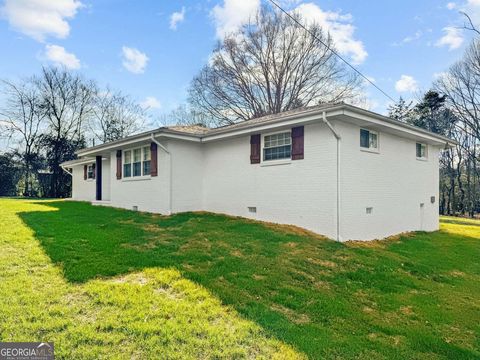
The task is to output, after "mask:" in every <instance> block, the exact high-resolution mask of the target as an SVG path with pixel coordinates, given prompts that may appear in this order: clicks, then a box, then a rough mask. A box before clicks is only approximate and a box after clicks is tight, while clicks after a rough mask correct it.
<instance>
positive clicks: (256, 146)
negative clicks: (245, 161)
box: [250, 134, 261, 164]
mask: <svg viewBox="0 0 480 360" xmlns="http://www.w3.org/2000/svg"><path fill="white" fill-rule="evenodd" d="M260 139H261V138H260V134H256V135H252V136H250V164H259V163H260Z"/></svg>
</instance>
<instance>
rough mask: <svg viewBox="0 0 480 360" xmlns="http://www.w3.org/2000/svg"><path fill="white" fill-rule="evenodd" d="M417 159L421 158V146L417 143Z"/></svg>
mask: <svg viewBox="0 0 480 360" xmlns="http://www.w3.org/2000/svg"><path fill="white" fill-rule="evenodd" d="M417 157H418V158H419V157H422V144H419V143H417Z"/></svg>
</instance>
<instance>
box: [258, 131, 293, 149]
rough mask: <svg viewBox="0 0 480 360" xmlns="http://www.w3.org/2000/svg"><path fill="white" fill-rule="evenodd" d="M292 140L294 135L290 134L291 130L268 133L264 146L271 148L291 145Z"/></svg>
mask: <svg viewBox="0 0 480 360" xmlns="http://www.w3.org/2000/svg"><path fill="white" fill-rule="evenodd" d="M291 142H292V137H291V135H290V132H285V133H281V134H274V135H267V136H265V137H264V138H263V147H264V148H271V147H276V146H284V145H290V144H291Z"/></svg>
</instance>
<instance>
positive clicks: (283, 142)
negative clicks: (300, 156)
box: [263, 132, 292, 161]
mask: <svg viewBox="0 0 480 360" xmlns="http://www.w3.org/2000/svg"><path fill="white" fill-rule="evenodd" d="M291 152H292V136H291V135H290V132H285V133H280V134H274V135H266V136H265V137H264V138H263V160H264V161H269V160H280V159H290V155H291Z"/></svg>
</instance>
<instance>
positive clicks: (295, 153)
mask: <svg viewBox="0 0 480 360" xmlns="http://www.w3.org/2000/svg"><path fill="white" fill-rule="evenodd" d="M303 139H304V130H303V126H298V127H294V128H292V160H301V159H303V144H304V141H303Z"/></svg>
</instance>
